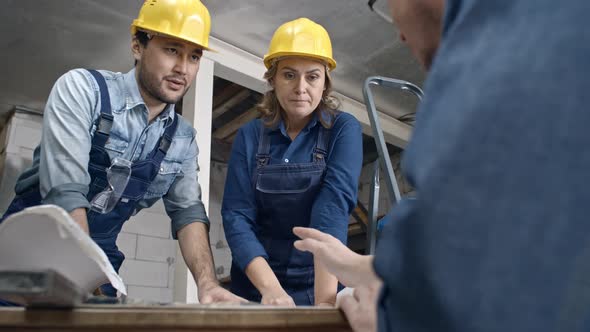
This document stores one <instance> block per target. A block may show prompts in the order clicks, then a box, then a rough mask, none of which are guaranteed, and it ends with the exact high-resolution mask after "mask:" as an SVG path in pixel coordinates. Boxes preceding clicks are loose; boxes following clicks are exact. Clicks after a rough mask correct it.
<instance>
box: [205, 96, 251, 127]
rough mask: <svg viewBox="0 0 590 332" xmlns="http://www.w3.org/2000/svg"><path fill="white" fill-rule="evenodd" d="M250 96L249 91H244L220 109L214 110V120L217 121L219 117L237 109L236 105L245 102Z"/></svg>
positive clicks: (219, 107)
mask: <svg viewBox="0 0 590 332" xmlns="http://www.w3.org/2000/svg"><path fill="white" fill-rule="evenodd" d="M248 96H250V91H249V90H248V89H243V90H242V91H240V92H239V93H238V94H236V95H235V96H233V97H231V98H230V99H229V100H228V101H227V102H225V103H223V104H221V105H220V106H218V107H215V108H214V109H213V120H215V119H217V118H218V117H220V116H222V115H223V114H225V112H227V111H229V110H231V109H232V108H234V107H236V105H238V104H240V103H241V102H243V101H244V100H245V99H246V98H248Z"/></svg>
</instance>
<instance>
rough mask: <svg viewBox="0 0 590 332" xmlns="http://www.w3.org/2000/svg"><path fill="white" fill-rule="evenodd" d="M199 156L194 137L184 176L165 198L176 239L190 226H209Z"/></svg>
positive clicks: (183, 165)
mask: <svg viewBox="0 0 590 332" xmlns="http://www.w3.org/2000/svg"><path fill="white" fill-rule="evenodd" d="M198 155H199V148H198V146H197V142H196V140H195V137H194V135H193V139H192V141H191V143H190V146H189V149H188V153H187V154H186V158H185V159H184V160H183V162H182V175H181V176H178V177H176V179H175V180H174V182H173V183H172V185H171V186H170V189H168V192H167V193H166V195H164V197H163V201H164V207H165V208H166V213H167V214H168V216H169V217H170V219H171V220H172V238H174V239H177V234H178V231H179V230H180V229H182V228H183V227H184V226H186V225H188V224H191V223H194V222H202V223H204V224H206V225H207V226H209V218H207V212H206V211H205V205H203V201H201V186H200V185H199V181H198V180H199V179H198V174H199V164H198V162H197V156H198Z"/></svg>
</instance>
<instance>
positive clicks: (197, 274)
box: [178, 222, 219, 289]
mask: <svg viewBox="0 0 590 332" xmlns="http://www.w3.org/2000/svg"><path fill="white" fill-rule="evenodd" d="M178 243H179V245H180V251H181V252H182V257H183V258H184V261H185V263H186V265H187V267H188V269H189V270H190V271H191V273H192V275H193V277H194V278H195V282H196V283H197V287H198V288H201V289H206V288H210V287H211V286H217V285H218V284H219V283H218V282H217V278H215V273H214V268H213V257H212V254H211V247H210V246H209V232H208V230H207V225H205V224H204V223H202V222H194V223H191V224H188V225H186V226H184V227H183V228H182V229H180V230H179V231H178Z"/></svg>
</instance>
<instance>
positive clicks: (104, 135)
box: [87, 69, 113, 147]
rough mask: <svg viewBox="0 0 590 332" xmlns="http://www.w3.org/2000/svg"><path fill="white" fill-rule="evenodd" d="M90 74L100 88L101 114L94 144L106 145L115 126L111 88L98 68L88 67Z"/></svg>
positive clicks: (93, 139) (93, 140)
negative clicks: (109, 88)
mask: <svg viewBox="0 0 590 332" xmlns="http://www.w3.org/2000/svg"><path fill="white" fill-rule="evenodd" d="M87 70H88V72H90V74H92V76H93V77H94V79H95V80H96V83H97V84H98V90H99V94H100V116H99V117H98V119H97V121H96V122H97V123H96V132H95V133H94V137H93V138H92V145H95V146H99V147H104V145H105V143H106V142H107V140H108V138H109V134H110V133H111V128H112V127H113V114H112V112H111V97H110V95H109V90H108V88H107V83H106V81H105V79H104V76H102V74H101V73H99V72H98V71H97V70H94V69H87Z"/></svg>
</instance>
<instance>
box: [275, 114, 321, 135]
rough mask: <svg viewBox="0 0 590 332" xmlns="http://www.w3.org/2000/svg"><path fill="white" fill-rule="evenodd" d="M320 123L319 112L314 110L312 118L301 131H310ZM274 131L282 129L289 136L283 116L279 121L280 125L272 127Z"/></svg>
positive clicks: (282, 132)
mask: <svg viewBox="0 0 590 332" xmlns="http://www.w3.org/2000/svg"><path fill="white" fill-rule="evenodd" d="M318 123H319V121H318V114H317V112H314V113H313V115H312V117H311V120H309V122H308V123H307V125H306V126H305V127H304V128H303V130H301V132H303V133H306V132H308V131H310V130H311V129H312V128H313V127H315V126H316V125H317V124H318ZM272 131H280V132H281V134H283V135H284V136H285V137H289V135H288V134H287V127H286V126H285V121H284V120H283V118H282V117H281V120H280V121H279V125H278V126H276V127H274V128H272V129H271V132H272Z"/></svg>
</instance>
